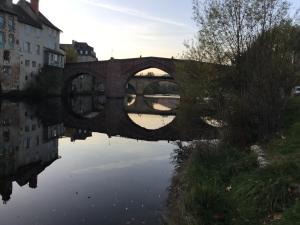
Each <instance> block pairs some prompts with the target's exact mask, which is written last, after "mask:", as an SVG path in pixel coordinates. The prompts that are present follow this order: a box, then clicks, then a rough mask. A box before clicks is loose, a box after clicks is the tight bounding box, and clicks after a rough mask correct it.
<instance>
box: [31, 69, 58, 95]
mask: <svg viewBox="0 0 300 225" xmlns="http://www.w3.org/2000/svg"><path fill="white" fill-rule="evenodd" d="M62 77H63V76H62V70H61V69H56V68H52V67H44V68H43V70H42V71H41V73H40V74H39V75H38V77H37V80H36V81H35V82H34V83H32V84H31V85H30V87H29V88H28V89H27V93H28V94H29V95H31V96H32V97H35V98H38V97H43V96H49V95H56V96H57V95H60V94H61V87H62Z"/></svg>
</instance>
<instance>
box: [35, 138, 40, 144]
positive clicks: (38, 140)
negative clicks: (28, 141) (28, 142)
mask: <svg viewBox="0 0 300 225" xmlns="http://www.w3.org/2000/svg"><path fill="white" fill-rule="evenodd" d="M39 144H40V137H39V136H36V146H39Z"/></svg>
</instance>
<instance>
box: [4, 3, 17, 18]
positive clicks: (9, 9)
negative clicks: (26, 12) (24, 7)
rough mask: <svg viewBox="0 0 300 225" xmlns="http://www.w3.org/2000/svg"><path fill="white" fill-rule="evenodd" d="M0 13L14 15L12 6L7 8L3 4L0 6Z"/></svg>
mask: <svg viewBox="0 0 300 225" xmlns="http://www.w3.org/2000/svg"><path fill="white" fill-rule="evenodd" d="M0 12H5V13H9V14H12V15H16V13H15V11H14V10H13V8H12V6H8V5H7V4H5V3H2V2H1V4H0Z"/></svg>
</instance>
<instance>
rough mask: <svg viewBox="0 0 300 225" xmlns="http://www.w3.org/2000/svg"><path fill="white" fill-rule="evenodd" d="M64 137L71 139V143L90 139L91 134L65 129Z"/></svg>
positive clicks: (81, 130)
mask: <svg viewBox="0 0 300 225" xmlns="http://www.w3.org/2000/svg"><path fill="white" fill-rule="evenodd" d="M64 136H65V137H69V138H71V141H72V142H75V141H76V140H86V139H87V138H88V137H92V132H90V131H87V130H83V129H74V128H67V129H66V131H65V134H64Z"/></svg>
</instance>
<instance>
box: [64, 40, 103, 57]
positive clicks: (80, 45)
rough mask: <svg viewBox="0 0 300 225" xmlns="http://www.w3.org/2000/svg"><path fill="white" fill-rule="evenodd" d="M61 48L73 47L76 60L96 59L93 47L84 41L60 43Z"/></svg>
mask: <svg viewBox="0 0 300 225" xmlns="http://www.w3.org/2000/svg"><path fill="white" fill-rule="evenodd" d="M61 48H62V49H63V50H65V51H66V50H67V48H73V49H74V50H75V51H76V52H77V56H78V57H77V62H95V61H98V59H97V57H96V53H95V52H94V48H93V47H91V46H89V45H88V44H87V43H86V42H77V41H74V40H73V41H72V44H62V45H61Z"/></svg>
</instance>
